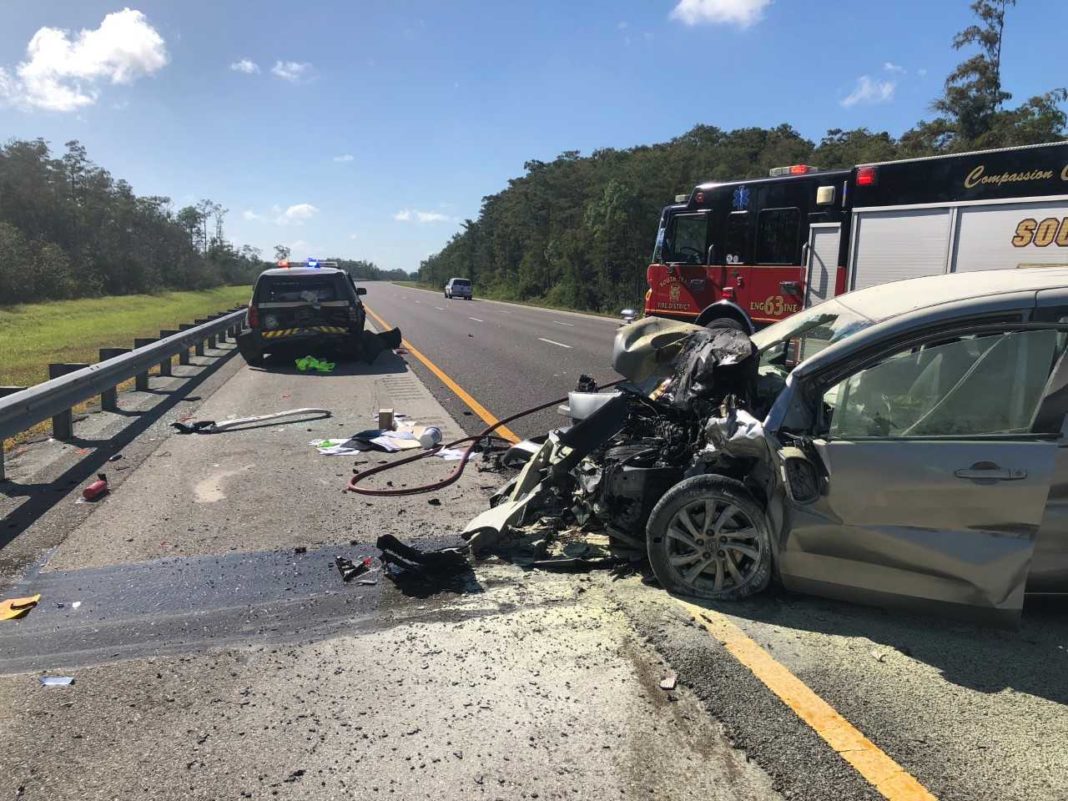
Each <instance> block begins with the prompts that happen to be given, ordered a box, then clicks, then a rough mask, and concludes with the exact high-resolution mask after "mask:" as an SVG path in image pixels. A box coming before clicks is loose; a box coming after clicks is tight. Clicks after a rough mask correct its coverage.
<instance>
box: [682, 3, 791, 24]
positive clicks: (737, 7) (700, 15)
mask: <svg viewBox="0 0 1068 801" xmlns="http://www.w3.org/2000/svg"><path fill="white" fill-rule="evenodd" d="M770 5H771V0H679V2H678V5H676V6H675V8H674V9H672V11H671V19H673V20H678V21H679V22H681V23H682V24H683V25H691V26H692V25H700V24H701V23H706V22H707V23H709V24H711V25H737V26H738V27H739V28H748V27H749V26H750V25H755V24H756V23H758V22H760V20H761V19H763V18H764V9H766V8H767V7H768V6H770Z"/></svg>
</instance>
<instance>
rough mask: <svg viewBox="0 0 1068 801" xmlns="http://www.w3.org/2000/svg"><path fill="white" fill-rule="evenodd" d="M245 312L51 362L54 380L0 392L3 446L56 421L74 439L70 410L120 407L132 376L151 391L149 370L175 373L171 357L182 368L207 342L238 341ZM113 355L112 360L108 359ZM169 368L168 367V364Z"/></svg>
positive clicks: (60, 432) (0, 476)
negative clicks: (88, 405)
mask: <svg viewBox="0 0 1068 801" xmlns="http://www.w3.org/2000/svg"><path fill="white" fill-rule="evenodd" d="M244 319H245V309H244V308H243V307H242V308H241V310H240V311H229V312H223V313H222V314H218V315H215V316H214V317H212V318H209V319H207V320H197V321H196V323H197V324H196V325H192V326H184V325H183V326H180V327H181V329H182V330H181V331H178V332H173V331H161V333H162V334H167V335H168V336H163V337H162V338H161V339H157V340H140V339H139V340H136V341H135V343H136V347H134V349H133V350H129V351H127V350H126V349H125V348H102V349H101V357H102V359H103V360H102V361H100V362H97V363H96V364H91V365H81V364H52V365H49V375H51V376H53V378H52V379H51V380H49V381H45V382H44V383H42V384H37V385H36V386H32V387H27V388H21V387H3V388H0V443H2V442H3V440H5V439H7V438H9V437H13V436H15V435H16V434H20V433H22V432H23V431H26V430H27V429H29V428H32V427H33V426H35V425H37V424H38V423H40V422H43V421H44V420H47V419H48V418H52V436H53V437H55V438H56V439H59V440H64V439H71V438H72V437H73V435H74V432H73V418H72V412H71V410H72V409H73V408H74V407H75V406H76V405H77V404H79V403H83V402H84V401H87V400H89V399H90V398H92V397H94V396H96V395H100V396H101V407H102V408H104V409H105V410H114V409H116V408H117V395H116V391H115V388H116V387H117V386H118V385H119V384H121V383H122V382H124V381H129V380H130V379H131V378H133V379H136V382H137V388H138V389H142V390H143V389H148V371H149V370H151V369H152V368H153V367H155V366H157V365H159V366H160V367H161V371H162V372H163V374H164V375H169V374H170V364H171V359H173V358H174V357H175V356H178V357H179V362H180V363H181V364H188V363H189V349H190V348H193V349H194V350H195V352H196V353H197V355H203V353H204V343H205V342H207V343H208V347H214V346H215V342H216V339H217V338H219V339H221V340H223V341H225V339H226V336H227V335H230V336H232V337H236V336H237V334H238V332H239V331H240V330H241V327H242V326H243V324H244ZM116 353H117V354H118V355H113V356H112V357H111V358H107V356H108V355H111V354H116ZM164 364H165V365H166V368H163V365H164ZM3 480H4V454H3V449H2V448H0V481H3Z"/></svg>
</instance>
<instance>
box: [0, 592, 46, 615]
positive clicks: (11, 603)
mask: <svg viewBox="0 0 1068 801" xmlns="http://www.w3.org/2000/svg"><path fill="white" fill-rule="evenodd" d="M40 600H41V594H40V593H37V594H36V595H30V596H28V597H26V598H8V599H6V600H3V601H0V620H18V619H19V618H22V617H25V616H26V615H28V614H29V612H30V610H31V609H33V608H34V607H35V606H37V602H38V601H40Z"/></svg>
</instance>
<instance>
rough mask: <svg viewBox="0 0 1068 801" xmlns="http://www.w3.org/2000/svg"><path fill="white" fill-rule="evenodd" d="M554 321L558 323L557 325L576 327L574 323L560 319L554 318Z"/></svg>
mask: <svg viewBox="0 0 1068 801" xmlns="http://www.w3.org/2000/svg"><path fill="white" fill-rule="evenodd" d="M553 322H554V323H556V324H557V325H566V326H567V327H568V328H574V327H575V324H574V323H562V322H560V321H559V320H553Z"/></svg>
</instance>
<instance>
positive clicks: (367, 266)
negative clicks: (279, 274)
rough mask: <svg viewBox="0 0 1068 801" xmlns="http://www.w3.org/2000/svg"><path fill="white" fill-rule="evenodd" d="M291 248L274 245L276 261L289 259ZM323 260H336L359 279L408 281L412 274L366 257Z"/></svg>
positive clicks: (343, 268)
mask: <svg viewBox="0 0 1068 801" xmlns="http://www.w3.org/2000/svg"><path fill="white" fill-rule="evenodd" d="M290 252H291V251H290V249H289V248H288V247H287V246H286V245H275V246H274V258H275V262H276V263H277V262H283V261H287V260H288V259H289V254H290ZM319 261H322V262H335V263H337V266H338V268H339V269H341V270H344V271H345V272H347V273H348V274H349V275H351V276H352V277H353V278H355V279H356V280H357V281H407V280H409V279H410V278H411V276H410V275H409V274H408V273H407V272H406V271H405V270H400V269H396V270H384V269H382V268H381V267H379V266H378V265H377V264H375V263H374V262H373V261H367V260H366V259H341V258H337V257H329V258H325V259H320V260H319Z"/></svg>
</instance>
